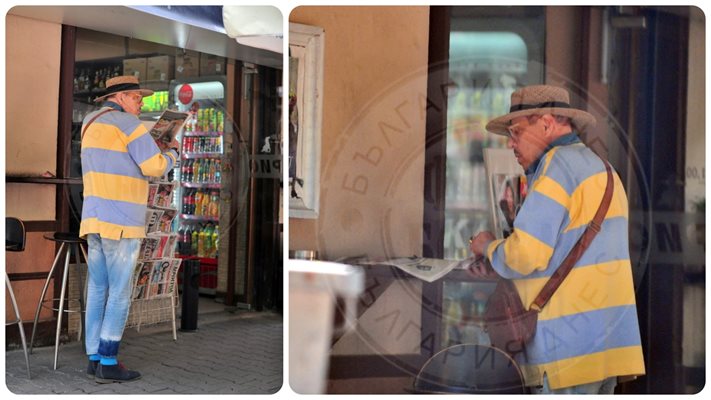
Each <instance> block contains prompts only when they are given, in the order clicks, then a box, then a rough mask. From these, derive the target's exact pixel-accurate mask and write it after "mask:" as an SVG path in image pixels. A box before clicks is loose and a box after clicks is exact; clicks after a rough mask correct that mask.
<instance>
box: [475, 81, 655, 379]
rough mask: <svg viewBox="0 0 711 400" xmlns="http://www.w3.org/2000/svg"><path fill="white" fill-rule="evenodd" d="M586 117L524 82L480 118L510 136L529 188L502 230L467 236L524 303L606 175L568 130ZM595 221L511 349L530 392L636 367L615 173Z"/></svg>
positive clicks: (620, 191) (575, 230)
mask: <svg viewBox="0 0 711 400" xmlns="http://www.w3.org/2000/svg"><path fill="white" fill-rule="evenodd" d="M594 122H595V118H594V117H593V116H592V115H590V114H588V113H587V112H585V111H581V110H576V109H573V108H571V107H570V104H569V100H568V93H567V91H565V90H564V89H561V88H557V87H553V86H543V85H542V86H530V87H524V88H522V89H519V90H517V91H515V92H514V93H513V94H512V95H511V112H510V113H509V114H507V115H504V116H502V117H499V118H496V119H494V120H492V121H491V122H489V124H487V127H486V128H487V130H489V131H491V132H493V133H497V134H500V135H508V136H509V142H508V144H509V147H511V148H512V149H513V151H514V154H515V155H516V159H517V160H518V162H519V164H521V166H522V167H523V168H524V170H525V171H526V175H527V182H528V184H529V185H528V194H527V196H526V200H525V201H524V203H523V205H522V206H521V209H520V210H519V212H518V215H517V216H516V220H515V221H514V230H513V232H512V233H511V235H510V236H509V237H508V238H506V239H501V240H495V239H494V236H493V235H492V234H491V233H490V232H481V233H479V234H478V235H476V237H474V238H473V239H472V242H471V250H472V251H473V252H474V253H475V254H476V255H484V256H486V257H487V258H488V259H489V261H490V263H491V266H492V267H493V269H494V270H495V272H496V273H497V274H498V275H500V276H501V277H503V278H506V279H512V280H513V281H514V283H515V285H516V288H517V289H518V292H519V294H520V295H521V299H522V301H523V304H524V305H526V306H528V305H530V304H531V303H532V302H533V299H534V298H535V297H536V295H538V293H539V291H540V289H541V288H542V287H543V285H544V283H545V282H546V281H547V280H548V278H550V276H551V275H552V273H553V271H555V270H556V269H557V268H558V267H559V266H560V263H561V262H562V259H563V258H564V257H565V256H566V255H567V254H568V252H569V251H570V249H571V248H572V247H573V246H574V245H575V242H576V241H577V239H578V238H579V237H580V235H581V234H582V232H583V230H584V229H585V228H586V226H587V225H588V224H589V222H590V221H591V220H592V217H593V215H594V213H595V212H596V211H597V209H598V207H599V205H600V201H601V199H602V195H603V192H604V191H605V186H606V183H607V174H606V172H605V166H604V164H603V162H602V161H601V160H600V158H599V157H597V156H596V155H595V154H594V153H593V152H592V151H591V150H590V149H588V148H587V147H586V146H585V145H584V144H583V143H582V142H581V141H580V139H579V138H578V136H577V134H576V131H577V130H578V129H580V130H583V129H585V128H586V127H587V126H589V125H592V124H594ZM614 182H615V186H614V193H613V197H612V202H611V205H610V208H609V211H608V213H607V216H606V217H605V219H604V222H603V223H602V229H601V231H600V232H599V233H598V234H597V236H596V237H595V239H594V240H593V241H592V243H591V245H590V247H589V248H588V249H587V251H586V252H585V253H584V254H583V255H582V257H581V258H580V259H579V260H578V262H577V263H576V264H575V266H574V268H573V269H572V271H571V272H570V274H569V275H568V276H567V277H566V278H565V281H564V282H563V284H562V285H561V286H560V287H559V289H558V290H557V291H556V292H555V294H554V295H553V296H552V297H551V299H550V301H549V302H548V304H547V305H546V306H545V307H544V308H543V309H542V310H541V311H540V313H539V316H538V326H537V328H536V334H535V336H534V338H533V339H532V340H531V341H530V342H529V343H528V344H527V347H526V349H525V352H524V354H520V355H519V361H520V362H521V364H522V369H523V370H524V373H525V377H526V384H527V385H528V386H537V387H538V388H537V389H535V390H534V391H535V392H539V393H612V392H613V391H614V388H615V385H616V384H617V378H618V377H623V376H637V375H643V374H644V373H645V368H644V360H643V357H642V349H641V344H640V343H641V342H640V335H639V326H638V322H637V313H636V306H635V296H634V286H633V282H632V269H631V265H630V256H629V247H628V227H627V213H628V209H627V198H626V195H625V192H624V188H623V187H622V184H621V182H620V179H619V177H618V176H617V174H614Z"/></svg>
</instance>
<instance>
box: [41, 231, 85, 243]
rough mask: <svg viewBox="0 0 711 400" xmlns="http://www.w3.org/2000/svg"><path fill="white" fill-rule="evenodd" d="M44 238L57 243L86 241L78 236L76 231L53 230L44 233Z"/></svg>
mask: <svg viewBox="0 0 711 400" xmlns="http://www.w3.org/2000/svg"><path fill="white" fill-rule="evenodd" d="M44 238H45V239H47V240H51V241H54V242H59V243H81V244H84V243H86V240H85V239H82V238H80V237H79V234H78V233H69V232H53V233H46V234H44Z"/></svg>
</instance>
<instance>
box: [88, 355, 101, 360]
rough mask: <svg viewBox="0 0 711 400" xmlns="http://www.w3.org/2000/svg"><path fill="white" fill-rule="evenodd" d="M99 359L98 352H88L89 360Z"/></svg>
mask: <svg viewBox="0 0 711 400" xmlns="http://www.w3.org/2000/svg"><path fill="white" fill-rule="evenodd" d="M99 360H101V356H100V355H98V354H89V361H99Z"/></svg>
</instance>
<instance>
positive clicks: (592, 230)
mask: <svg viewBox="0 0 711 400" xmlns="http://www.w3.org/2000/svg"><path fill="white" fill-rule="evenodd" d="M602 163H603V164H605V170H606V171H607V186H606V187H605V193H604V194H603V195H602V201H601V202H600V207H598V209H597V212H596V213H595V216H594V217H593V219H592V221H590V224H588V226H587V228H585V231H584V232H583V234H582V236H580V238H579V239H578V241H577V243H575V246H574V247H573V248H572V249H571V250H570V252H569V253H568V255H567V256H566V257H565V259H564V260H563V262H562V263H561V264H560V267H559V268H558V269H557V270H556V271H555V272H554V273H553V276H551V278H550V279H548V282H546V284H545V286H543V289H541V292H540V293H539V294H538V296H537V297H536V299H535V300H533V304H531V309H534V310H537V311H540V310H542V309H543V307H544V306H545V305H546V303H548V300H550V298H551V296H553V293H555V291H556V290H557V289H558V287H559V286H560V285H561V283H563V280H564V279H565V277H566V276H568V274H569V273H570V271H571V270H572V269H573V266H574V265H575V263H576V262H578V260H579V259H580V257H581V256H582V255H583V253H585V250H587V249H588V247H589V246H590V243H591V242H592V241H593V239H594V238H595V235H597V233H598V232H600V228H601V227H602V222H603V220H604V219H605V215H607V210H608V208H609V207H610V202H611V201H612V192H613V191H614V182H613V179H612V172H611V170H610V164H609V163H608V162H607V161H605V160H604V159H603V160H602Z"/></svg>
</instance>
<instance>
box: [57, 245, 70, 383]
mask: <svg viewBox="0 0 711 400" xmlns="http://www.w3.org/2000/svg"><path fill="white" fill-rule="evenodd" d="M71 254H72V250H71V247H69V249H67V257H66V258H65V261H64V273H63V274H62V290H61V293H60V294H59V311H58V313H57V333H56V335H55V339H54V369H55V370H56V369H57V358H58V356H59V333H60V332H61V331H62V314H64V295H65V294H66V292H67V276H69V257H70V256H71Z"/></svg>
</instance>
